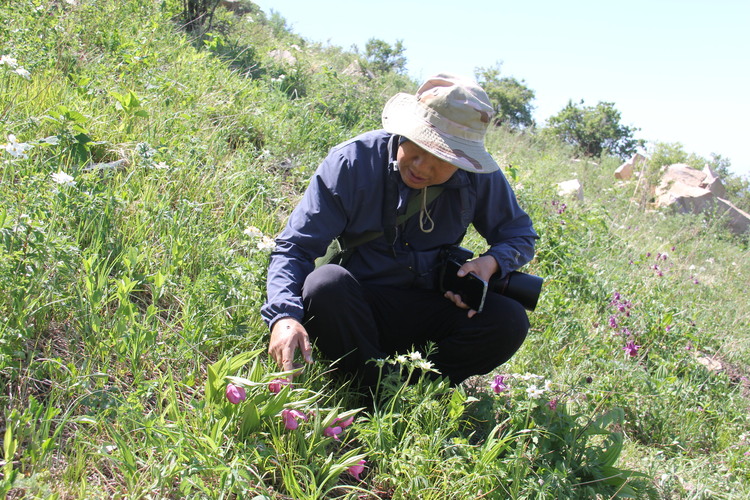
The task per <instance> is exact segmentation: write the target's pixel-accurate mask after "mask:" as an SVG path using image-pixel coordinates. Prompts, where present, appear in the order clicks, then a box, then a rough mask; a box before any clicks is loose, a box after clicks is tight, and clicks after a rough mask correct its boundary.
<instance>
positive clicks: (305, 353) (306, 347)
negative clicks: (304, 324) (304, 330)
mask: <svg viewBox="0 0 750 500" xmlns="http://www.w3.org/2000/svg"><path fill="white" fill-rule="evenodd" d="M300 344H301V345H300V346H299V348H300V351H302V357H303V358H304V360H305V363H312V362H313V358H312V345H310V337H308V336H307V335H302V341H301V342H300Z"/></svg>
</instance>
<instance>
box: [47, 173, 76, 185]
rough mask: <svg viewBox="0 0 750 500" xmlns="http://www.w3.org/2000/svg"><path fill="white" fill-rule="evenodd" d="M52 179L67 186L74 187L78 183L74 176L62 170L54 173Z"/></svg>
mask: <svg viewBox="0 0 750 500" xmlns="http://www.w3.org/2000/svg"><path fill="white" fill-rule="evenodd" d="M52 180H53V181H55V182H56V183H58V184H62V185H63V186H65V187H73V186H75V185H76V181H74V180H73V176H71V175H68V174H66V173H65V172H62V171H60V172H57V173H54V174H52Z"/></svg>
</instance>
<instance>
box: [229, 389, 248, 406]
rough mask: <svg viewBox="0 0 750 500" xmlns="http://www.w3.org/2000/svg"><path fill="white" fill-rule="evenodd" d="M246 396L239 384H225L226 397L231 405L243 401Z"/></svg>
mask: <svg viewBox="0 0 750 500" xmlns="http://www.w3.org/2000/svg"><path fill="white" fill-rule="evenodd" d="M246 398H247V394H246V393H245V388H244V387H241V386H239V385H234V384H227V399H228V400H229V402H230V403H232V404H233V405H236V404H237V403H239V402H240V401H244V400H245V399H246Z"/></svg>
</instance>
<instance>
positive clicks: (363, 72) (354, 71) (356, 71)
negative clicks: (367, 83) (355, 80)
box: [342, 59, 375, 80]
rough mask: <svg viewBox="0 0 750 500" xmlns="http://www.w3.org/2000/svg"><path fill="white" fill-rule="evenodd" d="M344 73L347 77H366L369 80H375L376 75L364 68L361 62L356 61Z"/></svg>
mask: <svg viewBox="0 0 750 500" xmlns="http://www.w3.org/2000/svg"><path fill="white" fill-rule="evenodd" d="M342 73H343V74H345V75H346V76H364V77H366V78H367V79H368V80H373V79H374V78H375V74H374V73H373V72H372V71H370V70H369V69H365V68H363V67H362V65H361V64H360V62H359V61H357V60H356V59H355V60H354V61H352V62H351V64H349V66H347V67H346V69H344V71H342Z"/></svg>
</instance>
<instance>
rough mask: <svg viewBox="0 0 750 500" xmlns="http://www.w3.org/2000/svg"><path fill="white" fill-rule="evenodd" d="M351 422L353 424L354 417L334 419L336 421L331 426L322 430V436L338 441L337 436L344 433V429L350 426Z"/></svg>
mask: <svg viewBox="0 0 750 500" xmlns="http://www.w3.org/2000/svg"><path fill="white" fill-rule="evenodd" d="M352 422H354V415H352V416H351V417H349V418H347V419H345V420H342V419H340V418H336V420H334V421H333V425H331V426H329V427H326V428H325V429H323V435H324V436H326V437H332V438H333V439H335V440H336V441H338V440H339V434H341V433H342V432H344V429H345V428H347V427H349V426H350V425H352Z"/></svg>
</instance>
